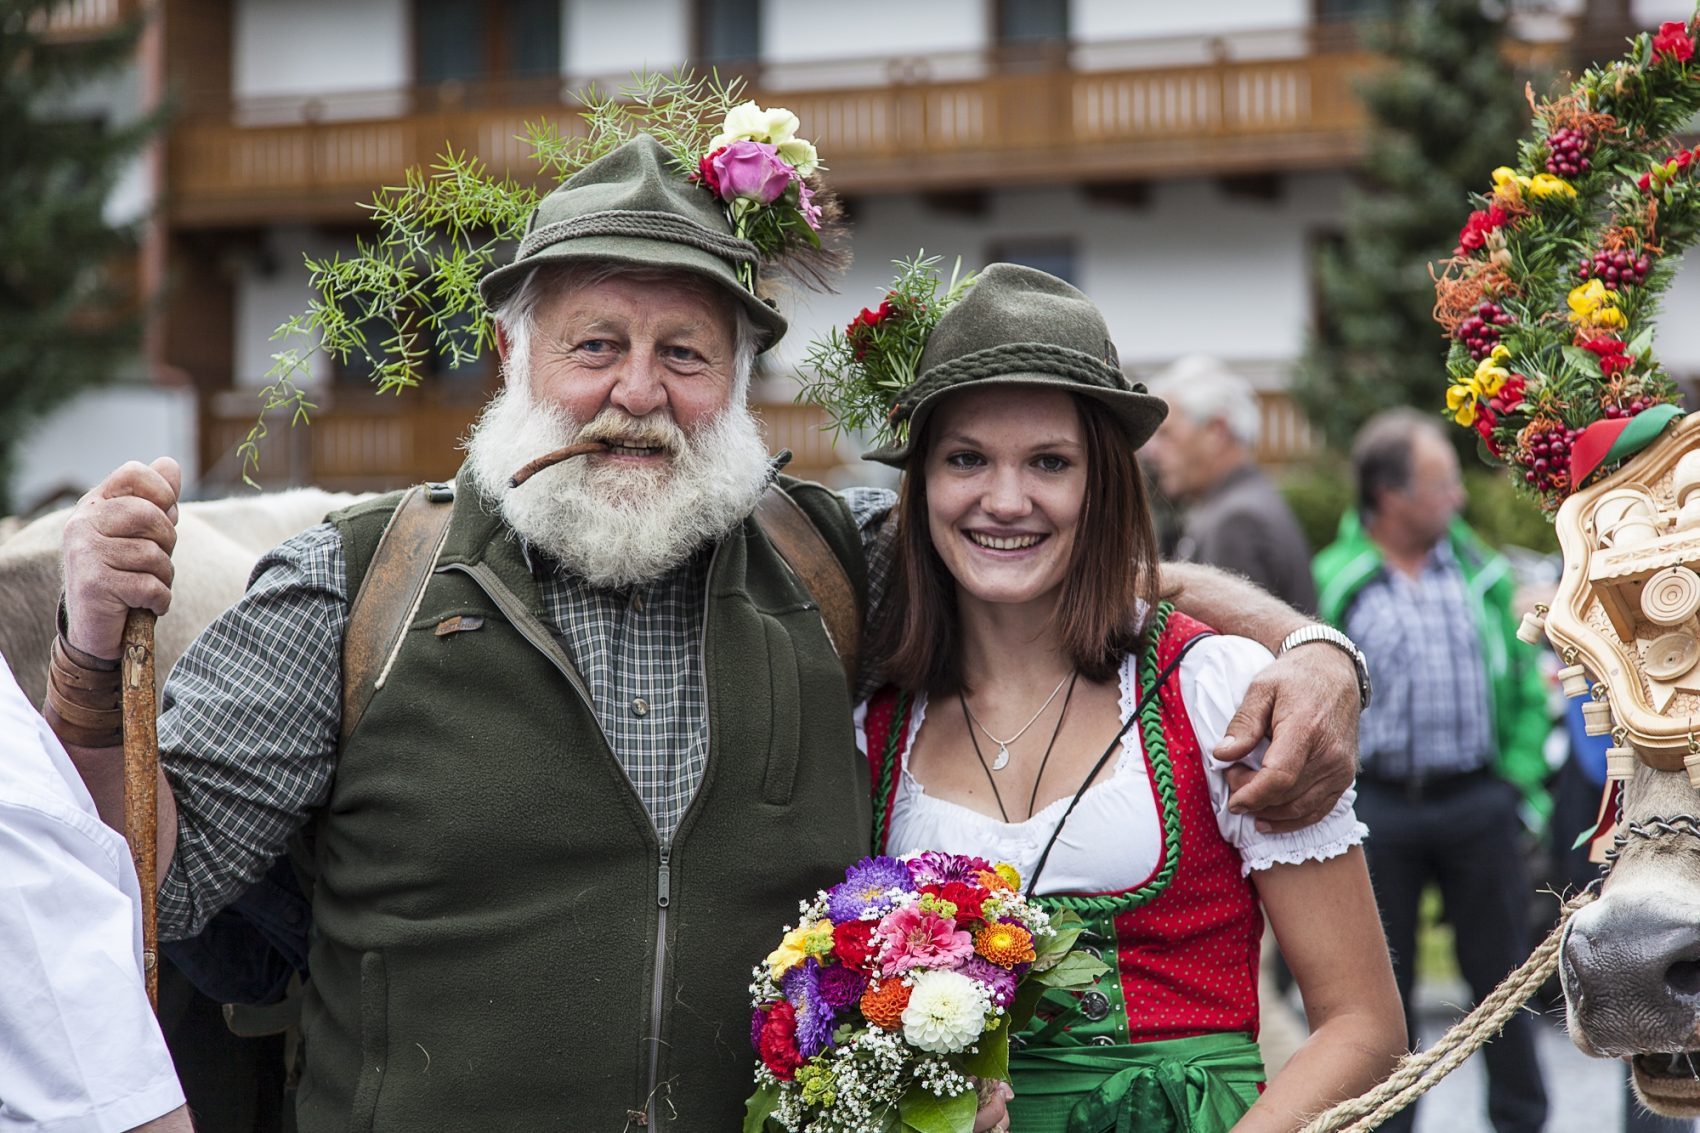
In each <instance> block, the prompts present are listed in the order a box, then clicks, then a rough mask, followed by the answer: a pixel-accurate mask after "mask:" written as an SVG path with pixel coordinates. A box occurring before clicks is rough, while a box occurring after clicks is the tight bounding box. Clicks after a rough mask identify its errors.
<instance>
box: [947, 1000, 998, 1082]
mask: <svg viewBox="0 0 1700 1133" xmlns="http://www.w3.org/2000/svg"><path fill="white" fill-rule="evenodd" d="M975 1045H977V1046H978V1047H979V1048H980V1049H979V1050H978V1051H977V1052H976V1053H974V1054H964V1055H962V1056H961V1058H960V1060H959V1061H960V1062H961V1065H962V1072H963V1073H964V1074H966V1075H968V1076H969V1077H970V1078H1001V1079H1004V1080H1005V1081H1007V1080H1008V1079H1009V1018H1008V1016H1005V1017H1004V1019H1003V1022H1002V1024H1001V1025H1000V1026H999V1027H998V1029H997V1030H995V1031H993V1032H991V1033H990V1034H985V1035H981V1036H980V1041H979V1042H978V1043H977V1044H975Z"/></svg>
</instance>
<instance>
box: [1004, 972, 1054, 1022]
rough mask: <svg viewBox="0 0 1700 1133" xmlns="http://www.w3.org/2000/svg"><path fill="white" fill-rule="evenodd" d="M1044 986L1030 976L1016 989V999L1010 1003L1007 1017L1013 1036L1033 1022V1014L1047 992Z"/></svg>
mask: <svg viewBox="0 0 1700 1133" xmlns="http://www.w3.org/2000/svg"><path fill="white" fill-rule="evenodd" d="M1046 990H1047V989H1046V987H1045V985H1044V984H1042V983H1040V982H1039V981H1038V980H1036V979H1034V978H1033V977H1032V976H1031V975H1029V976H1028V977H1027V978H1026V979H1024V980H1022V981H1021V986H1020V987H1018V988H1016V989H1015V998H1014V999H1013V1000H1011V1001H1010V1005H1009V1013H1008V1014H1007V1015H1006V1016H1005V1018H1006V1019H1007V1020H1008V1027H1009V1031H1010V1033H1011V1034H1015V1033H1016V1032H1018V1031H1020V1030H1022V1029H1023V1028H1024V1027H1026V1026H1027V1024H1028V1023H1030V1022H1032V1021H1033V1012H1034V1011H1035V1010H1037V1009H1038V1006H1039V1000H1040V999H1042V998H1043V997H1044V995H1045V992H1046Z"/></svg>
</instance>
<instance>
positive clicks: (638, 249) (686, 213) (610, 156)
mask: <svg viewBox="0 0 1700 1133" xmlns="http://www.w3.org/2000/svg"><path fill="white" fill-rule="evenodd" d="M573 260H600V261H613V262H615V263H622V264H631V265H632V266H634V267H645V268H664V269H667V270H670V271H681V272H686V273H688V274H690V275H695V276H700V277H702V278H704V279H707V280H709V281H710V282H712V283H716V284H719V285H720V286H721V287H724V288H725V289H726V290H727V291H728V292H730V293H731V294H732V295H733V297H735V298H736V299H737V300H738V301H739V302H740V303H742V304H743V305H744V310H745V311H747V312H748V313H749V316H750V318H751V319H752V320H753V321H754V322H755V324H756V327H757V329H758V330H759V331H760V332H761V336H762V341H761V349H762V350H766V349H767V348H768V347H769V346H772V345H773V344H774V343H775V342H778V341H779V339H780V337H781V336H783V335H784V334H785V320H784V319H783V318H782V317H781V316H780V314H779V312H778V311H777V310H775V309H774V306H773V304H772V302H771V301H770V300H767V299H763V298H761V297H758V296H757V295H755V294H754V293H753V292H751V291H750V290H749V289H748V288H746V287H745V286H744V285H743V284H742V283H740V282H739V281H738V271H737V269H738V265H740V264H751V265H755V264H756V263H757V262H758V260H759V256H758V255H757V253H756V247H755V245H754V244H751V243H750V242H749V241H748V240H741V239H739V238H738V237H736V236H734V235H732V222H731V221H730V220H729V219H728V218H727V216H726V210H725V209H724V208H722V207H721V204H720V201H719V200H717V199H716V198H715V196H714V194H713V193H711V192H709V191H708V190H707V189H705V188H703V187H701V186H699V185H695V184H692V183H691V182H689V181H687V180H685V175H684V174H683V173H682V172H680V171H679V169H678V167H677V165H676V164H675V163H674V161H673V158H672V156H671V155H670V154H669V153H668V152H667V151H666V149H664V148H663V147H662V145H661V143H660V142H658V141H656V140H655V139H654V138H652V137H650V136H649V135H648V134H640V135H638V136H637V137H635V138H633V139H632V140H631V141H629V142H626V143H624V144H623V145H621V146H620V147H619V148H617V149H615V150H613V151H611V152H609V153H607V154H604V155H603V156H602V157H599V158H597V159H596V160H595V161H593V162H591V163H590V164H589V165H587V166H585V167H584V168H583V169H581V170H579V171H578V172H577V173H575V174H573V175H572V176H571V177H569V178H568V179H567V180H566V181H565V182H563V183H562V184H561V186H560V187H559V188H557V189H556V190H555V191H554V192H552V193H550V194H549V195H548V196H546V197H544V198H543V200H542V201H540V202H538V205H537V208H536V209H534V210H532V213H531V219H530V220H529V221H527V222H526V228H525V237H524V239H522V240H521V241H520V243H519V251H518V252H516V253H514V262H513V263H511V264H508V265H507V266H506V267H501V268H497V269H496V270H495V271H493V272H491V273H490V274H489V275H487V276H485V277H484V279H483V280H482V281H481V282H480V283H479V285H478V289H479V292H480V294H482V295H483V296H484V302H485V305H486V306H488V307H489V308H490V309H491V310H494V309H496V308H497V307H499V306H501V304H502V302H503V301H504V300H506V299H507V298H508V297H509V296H510V295H512V294H513V292H514V291H515V290H517V289H518V288H519V286H520V284H521V283H523V282H524V280H525V277H526V274H527V273H528V272H529V271H530V270H531V269H532V268H534V267H541V266H544V265H547V264H564V263H569V262H571V261H573Z"/></svg>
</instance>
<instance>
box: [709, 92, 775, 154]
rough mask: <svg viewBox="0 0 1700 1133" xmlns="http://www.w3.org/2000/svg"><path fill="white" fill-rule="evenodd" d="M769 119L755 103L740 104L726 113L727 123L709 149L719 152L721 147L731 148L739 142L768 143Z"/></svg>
mask: <svg viewBox="0 0 1700 1133" xmlns="http://www.w3.org/2000/svg"><path fill="white" fill-rule="evenodd" d="M767 118H768V116H767V112H766V111H765V110H763V109H762V108H761V107H759V106H757V105H756V104H755V103H754V102H740V103H739V104H738V105H737V106H734V107H733V108H732V109H731V110H728V111H727V112H726V121H724V122H722V123H721V124H720V133H719V134H718V135H717V136H716V137H715V139H714V141H713V142H711V143H710V144H709V147H708V148H709V149H710V150H717V149H719V148H720V147H721V146H729V145H731V144H732V143H733V142H739V141H751V142H764V141H766V140H767Z"/></svg>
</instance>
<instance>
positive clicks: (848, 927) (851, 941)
mask: <svg viewBox="0 0 1700 1133" xmlns="http://www.w3.org/2000/svg"><path fill="white" fill-rule="evenodd" d="M875 923H876V922H874V921H845V922H843V923H842V924H835V925H833V926H832V950H833V952H834V953H836V954H837V956H838V960H839V963H841V964H843V965H844V966H845V967H846V968H854V969H856V970H857V971H858V972H872V971H873V970H874V968H876V967H877V966H878V964H877V962H876V954H877V952H878V947H877V944H876V942H875V941H874V939H873V936H874V925H875Z"/></svg>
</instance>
